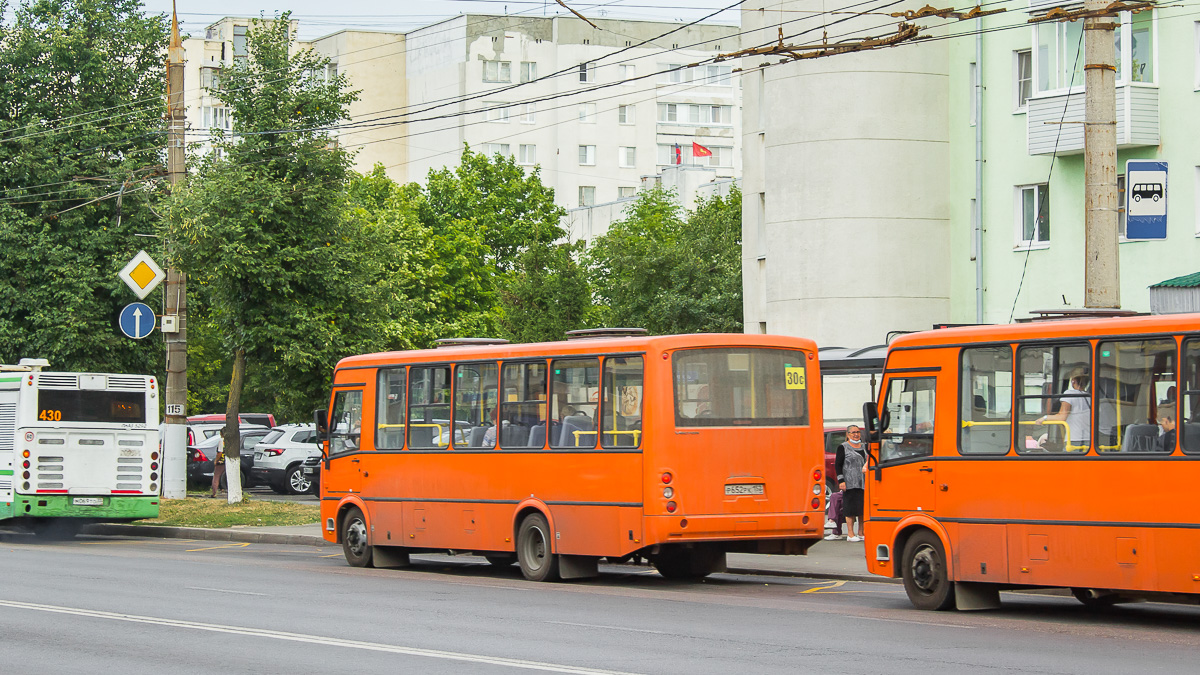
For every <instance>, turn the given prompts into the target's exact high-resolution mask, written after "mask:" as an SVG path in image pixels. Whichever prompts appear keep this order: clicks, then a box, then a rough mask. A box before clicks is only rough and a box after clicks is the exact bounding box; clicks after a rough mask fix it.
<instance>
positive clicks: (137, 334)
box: [120, 302, 155, 340]
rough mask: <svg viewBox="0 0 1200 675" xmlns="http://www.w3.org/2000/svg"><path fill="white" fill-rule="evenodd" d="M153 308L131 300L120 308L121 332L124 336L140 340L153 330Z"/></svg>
mask: <svg viewBox="0 0 1200 675" xmlns="http://www.w3.org/2000/svg"><path fill="white" fill-rule="evenodd" d="M154 323H155V318H154V310H152V309H150V306H149V305H147V304H145V303H141V302H131V303H129V304H128V305H125V308H124V309H122V310H121V318H120V324H121V332H122V333H124V334H125V336H126V337H131V338H133V339H135V340H140V339H142V338H144V337H146V336H147V335H149V334H150V333H151V332H152V331H153V330H154Z"/></svg>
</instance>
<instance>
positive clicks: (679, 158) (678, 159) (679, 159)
mask: <svg viewBox="0 0 1200 675" xmlns="http://www.w3.org/2000/svg"><path fill="white" fill-rule="evenodd" d="M675 163H676V164H683V150H682V149H680V147H679V144H678V143H676V144H675Z"/></svg>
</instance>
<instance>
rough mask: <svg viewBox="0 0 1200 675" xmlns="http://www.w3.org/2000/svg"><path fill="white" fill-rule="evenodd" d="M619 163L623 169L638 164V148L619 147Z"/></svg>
mask: <svg viewBox="0 0 1200 675" xmlns="http://www.w3.org/2000/svg"><path fill="white" fill-rule="evenodd" d="M617 165H618V166H620V167H621V168H622V169H632V168H634V167H635V166H637V148H634V147H627V146H622V147H620V148H617Z"/></svg>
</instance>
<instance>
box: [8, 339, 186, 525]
mask: <svg viewBox="0 0 1200 675" xmlns="http://www.w3.org/2000/svg"><path fill="white" fill-rule="evenodd" d="M48 366H49V363H48V362H47V361H46V360H44V359H22V360H21V363H20V364H19V365H16V366H8V365H0V524H4V525H18V526H22V527H24V528H27V529H32V530H34V531H35V532H46V533H56V534H72V533H74V532H76V531H78V528H79V527H80V526H82V525H83V524H86V523H89V522H100V521H104V522H117V521H128V520H136V519H139V518H153V517H156V516H157V515H158V501H159V497H158V489H159V485H160V484H161V482H162V481H160V480H159V478H160V477H161V475H162V468H161V459H160V453H161V450H160V449H159V436H158V389H157V382H156V379H155V378H154V377H151V376H149V375H119V374H109V373H53V372H46V371H44V370H43V369H44V368H46V367H48Z"/></svg>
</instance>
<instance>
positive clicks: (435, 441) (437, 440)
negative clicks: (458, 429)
mask: <svg viewBox="0 0 1200 675" xmlns="http://www.w3.org/2000/svg"><path fill="white" fill-rule="evenodd" d="M408 426H410V427H436V428H437V433H436V434H434V436H433V444H434V445H436V446H439V447H441V445H442V425H441V424H437V423H436V422H410V423H409V425H408ZM446 445H449V443H446Z"/></svg>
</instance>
